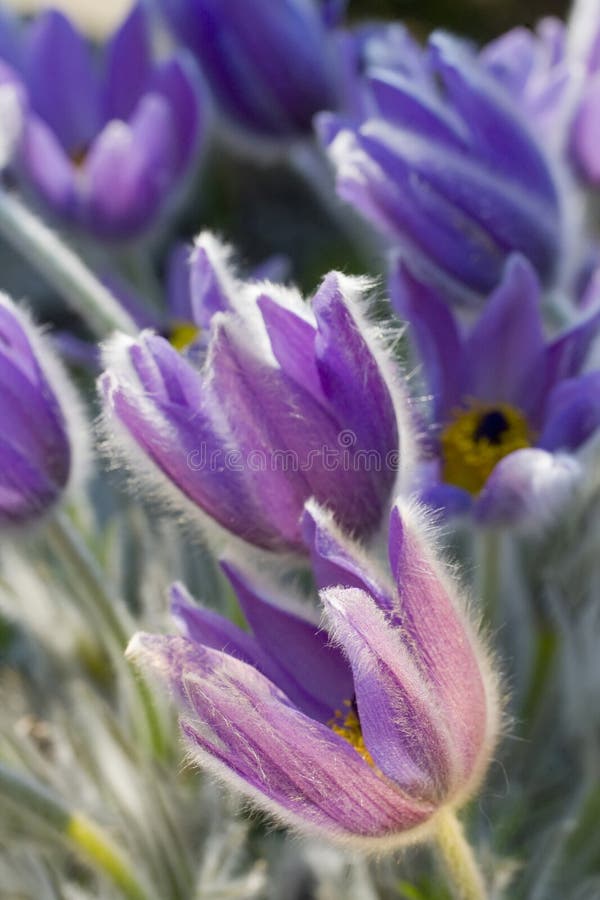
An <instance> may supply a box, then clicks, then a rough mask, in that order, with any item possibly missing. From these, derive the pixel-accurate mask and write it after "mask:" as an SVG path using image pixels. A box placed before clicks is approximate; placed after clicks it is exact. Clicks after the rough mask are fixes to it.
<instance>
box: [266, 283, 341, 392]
mask: <svg viewBox="0 0 600 900" xmlns="http://www.w3.org/2000/svg"><path fill="white" fill-rule="evenodd" d="M257 303H258V307H259V309H260V311H261V314H262V317H263V320H264V323H265V326H266V329H267V333H268V335H269V341H270V343H271V349H272V350H273V353H274V355H275V359H276V360H277V362H278V363H279V365H280V366H281V368H282V369H283V371H284V372H286V374H287V375H289V377H290V378H292V379H293V380H294V381H296V382H297V383H298V384H301V385H302V386H303V387H305V388H306V390H307V391H309V392H310V393H311V394H312V395H313V397H315V399H317V400H320V401H322V402H325V396H324V394H323V389H322V387H321V379H320V377H319V372H318V370H317V365H316V362H315V338H316V336H317V329H316V327H315V326H314V325H312V324H311V323H310V322H309V321H307V319H305V318H304V317H302V316H300V315H298V314H297V313H296V312H293V311H292V310H291V309H288V308H287V307H285V306H284V305H283V304H282V303H278V302H277V300H273V299H271V297H269V296H268V295H267V294H263V295H262V296H260V297H259V298H258V301H257Z"/></svg>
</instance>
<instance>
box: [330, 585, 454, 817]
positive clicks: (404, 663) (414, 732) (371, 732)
mask: <svg viewBox="0 0 600 900" xmlns="http://www.w3.org/2000/svg"><path fill="white" fill-rule="evenodd" d="M321 599H322V601H323V604H324V607H325V613H326V617H327V621H328V623H329V625H330V628H331V632H332V635H333V637H334V639H335V641H336V642H337V643H338V644H339V646H340V647H342V648H343V650H344V651H345V652H346V654H347V655H348V659H349V662H350V665H351V667H352V673H353V675H354V686H355V691H356V705H357V708H358V715H359V719H360V724H361V729H362V734H363V738H364V741H365V745H366V747H367V749H368V751H369V753H370V754H371V756H372V757H373V760H374V761H375V764H376V765H377V766H378V767H379V768H380V769H381V771H382V772H383V773H384V774H385V775H387V777H388V778H391V779H392V781H394V782H395V783H396V784H397V785H398V786H399V788H401V789H402V790H403V791H406V792H407V793H409V794H410V795H411V796H413V797H418V798H419V799H421V800H426V801H430V802H433V803H435V802H438V801H440V800H441V799H442V798H443V797H444V796H445V794H446V791H447V788H448V770H449V766H450V761H449V758H448V747H447V745H446V739H445V734H444V719H443V718H442V717H441V716H440V713H441V710H438V708H437V704H436V700H435V695H432V694H431V692H430V689H429V686H428V684H427V682H426V681H425V680H424V679H423V677H422V674H421V673H420V672H419V670H418V669H417V667H416V665H415V663H414V660H413V659H412V658H411V655H410V653H409V652H408V649H407V647H406V646H405V644H404V643H403V641H402V638H401V631H400V630H399V629H396V628H393V627H392V626H391V625H390V623H389V621H388V620H387V618H386V617H385V615H384V613H383V612H382V611H381V610H380V609H379V608H378V607H377V606H376V605H375V602H374V600H373V599H372V598H371V597H369V595H368V594H366V593H365V592H364V591H360V590H357V589H356V588H328V589H327V590H325V591H322V592H321ZM440 726H441V728H440Z"/></svg>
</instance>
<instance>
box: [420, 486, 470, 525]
mask: <svg viewBox="0 0 600 900" xmlns="http://www.w3.org/2000/svg"><path fill="white" fill-rule="evenodd" d="M419 500H420V501H421V503H424V504H425V506H428V507H429V508H430V509H431V510H434V511H436V512H439V513H440V514H441V515H442V516H443V517H444V518H452V517H454V516H462V515H465V514H466V513H468V512H469V511H470V509H471V507H472V505H473V498H472V497H471V495H470V494H469V492H468V491H465V490H464V489H463V488H459V487H456V486H455V485H453V484H442V483H439V484H430V485H427V486H425V487H423V488H422V489H421V490H420V491H419Z"/></svg>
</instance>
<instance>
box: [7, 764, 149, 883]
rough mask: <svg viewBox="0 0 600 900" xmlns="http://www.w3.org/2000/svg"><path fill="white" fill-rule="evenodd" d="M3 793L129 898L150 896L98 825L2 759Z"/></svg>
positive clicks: (124, 858) (122, 855)
mask: <svg viewBox="0 0 600 900" xmlns="http://www.w3.org/2000/svg"><path fill="white" fill-rule="evenodd" d="M0 796H2V797H3V799H4V800H6V801H8V802H10V803H12V804H14V805H15V806H17V807H18V808H20V809H25V810H26V811H27V813H28V814H29V815H32V816H34V817H35V818H36V819H37V820H39V821H40V822H42V823H43V824H44V825H46V826H47V827H49V828H51V829H52V830H53V831H54V832H56V833H57V834H58V836H59V837H61V838H62V840H63V841H65V842H66V843H67V844H68V845H69V846H70V847H71V849H72V850H73V851H74V852H75V853H77V854H78V855H79V856H82V857H83V858H85V859H86V860H87V861H88V862H90V863H91V864H92V865H93V866H94V867H95V868H96V869H97V870H98V871H100V872H102V873H103V874H104V875H105V876H106V877H107V878H109V879H110V880H111V881H112V883H113V884H114V885H116V887H117V888H118V889H119V891H120V893H121V895H122V896H123V897H125V898H127V900H150V897H151V895H150V894H149V893H148V891H147V890H146V889H145V888H144V887H142V885H141V884H140V882H139V881H138V879H137V878H136V876H135V874H134V873H133V871H132V868H131V863H130V862H129V860H128V859H127V858H126V857H125V856H124V854H123V853H122V852H121V851H120V850H119V849H118V847H117V846H116V845H115V844H114V842H113V841H112V840H111V839H110V838H109V836H108V835H107V834H106V833H105V832H104V830H103V829H102V828H100V826H99V825H97V824H96V823H95V822H93V821H92V820H91V819H89V818H88V817H87V816H86V815H84V814H83V813H82V812H79V811H77V810H74V809H70V808H69V807H68V806H66V805H64V804H63V803H62V802H61V801H60V800H58V799H57V798H55V797H53V796H52V794H51V793H50V792H49V791H48V790H46V788H45V787H44V786H42V785H40V784H37V783H36V782H35V781H33V780H32V779H30V778H28V777H26V776H25V775H22V774H21V773H20V772H15V771H13V770H11V769H10V768H8V767H7V766H5V765H3V764H2V763H0Z"/></svg>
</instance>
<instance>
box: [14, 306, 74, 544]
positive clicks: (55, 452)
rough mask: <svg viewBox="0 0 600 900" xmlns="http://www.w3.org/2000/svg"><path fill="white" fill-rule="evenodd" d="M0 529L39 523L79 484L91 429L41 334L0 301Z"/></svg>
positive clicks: (21, 315)
mask: <svg viewBox="0 0 600 900" xmlns="http://www.w3.org/2000/svg"><path fill="white" fill-rule="evenodd" d="M0 420H1V421H2V434H1V436H0V526H2V527H6V526H15V525H24V524H29V523H32V522H35V521H36V520H37V519H38V518H39V517H40V516H42V515H44V514H45V513H46V512H47V511H48V510H49V509H50V508H51V507H53V506H54V505H55V504H56V503H57V502H58V501H59V500H60V498H61V497H62V496H63V494H64V492H65V490H66V489H67V488H68V487H69V486H70V485H71V483H72V482H73V481H74V480H75V479H76V478H77V477H78V475H79V474H80V470H81V467H82V464H83V462H84V458H85V447H84V445H85V441H86V428H85V425H84V420H83V417H82V415H81V412H80V409H79V403H78V400H77V398H76V396H75V392H74V391H73V390H72V388H71V386H70V384H69V382H68V381H67V378H66V376H65V375H64V373H63V372H62V369H61V368H60V365H59V363H58V361H57V360H56V359H55V358H54V356H53V354H52V352H51V350H50V349H49V347H48V346H47V341H46V339H45V338H44V337H43V335H41V334H40V333H39V331H38V330H37V328H36V327H35V326H34V325H33V323H32V322H31V321H30V320H29V318H28V316H27V315H26V314H25V313H23V312H22V311H21V310H20V309H19V308H18V307H17V306H16V305H15V304H14V303H13V302H12V301H11V300H10V299H9V298H8V297H6V296H5V295H0Z"/></svg>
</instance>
